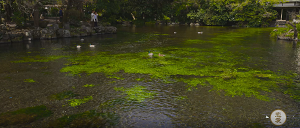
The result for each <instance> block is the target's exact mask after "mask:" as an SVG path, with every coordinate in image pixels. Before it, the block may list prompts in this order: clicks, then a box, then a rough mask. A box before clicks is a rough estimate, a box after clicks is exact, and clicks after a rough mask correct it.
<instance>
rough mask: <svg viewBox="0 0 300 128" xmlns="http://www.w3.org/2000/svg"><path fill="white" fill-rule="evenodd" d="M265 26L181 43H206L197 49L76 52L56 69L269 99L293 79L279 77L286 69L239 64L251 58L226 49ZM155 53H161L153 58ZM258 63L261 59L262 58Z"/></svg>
mask: <svg viewBox="0 0 300 128" xmlns="http://www.w3.org/2000/svg"><path fill="white" fill-rule="evenodd" d="M268 30H269V29H257V28H249V29H237V30H234V31H230V32H228V33H225V34H223V35H222V34H220V35H217V36H216V37H214V38H212V39H211V40H209V41H206V40H187V41H186V42H194V43H201V45H205V46H206V47H203V48H190V47H174V46H173V47H165V48H152V49H146V50H145V52H139V53H126V54H109V53H106V52H101V53H99V54H93V55H88V54H80V55H78V56H76V58H73V59H69V61H70V62H71V63H76V64H73V65H68V66H66V67H64V68H62V69H61V70H60V71H61V72H68V73H69V74H72V75H80V74H81V73H87V74H92V73H104V74H105V75H106V76H107V77H108V78H116V79H120V80H122V79H124V78H122V76H121V75H120V73H119V72H124V73H128V74H147V75H149V76H150V78H152V79H161V80H162V82H164V83H175V82H180V81H182V82H184V83H186V84H187V85H188V86H187V90H188V91H191V90H192V89H193V88H195V89H197V86H198V85H202V86H213V89H212V90H211V91H224V92H226V95H228V96H243V95H244V96H247V97H251V96H254V97H256V98H258V99H261V100H265V101H269V100H271V99H270V98H269V97H268V93H269V92H272V91H273V90H275V91H278V90H280V89H279V88H281V87H280V86H281V85H285V83H286V81H287V80H290V79H293V77H289V78H286V79H285V78H284V76H286V75H287V74H288V73H285V74H279V73H277V72H272V71H269V70H258V69H253V68H250V67H243V66H239V65H244V63H247V62H249V61H251V58H250V57H244V55H243V54H242V53H238V52H232V51H229V50H228V49H230V48H231V47H232V46H233V45H238V44H240V43H242V41H241V40H243V39H245V38H247V37H250V36H254V35H257V34H260V33H261V32H266V31H268ZM152 37H153V34H152V35H151V34H148V35H146V37H144V38H145V39H144V40H143V39H142V41H148V40H151V39H150V38H152ZM146 51H153V53H154V55H153V57H152V58H151V57H149V56H148V53H147V52H146ZM158 53H162V54H165V55H166V56H165V57H158V56H157V55H158ZM262 63H264V62H263V61H262ZM139 79H142V78H139ZM279 85H280V86H279ZM282 92H283V91H282ZM289 92H291V91H289ZM287 94H288V93H287ZM293 94H295V93H293ZM295 95H296V94H295ZM293 97H295V96H293Z"/></svg>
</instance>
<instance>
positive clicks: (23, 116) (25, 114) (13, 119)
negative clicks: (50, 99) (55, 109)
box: [0, 105, 52, 127]
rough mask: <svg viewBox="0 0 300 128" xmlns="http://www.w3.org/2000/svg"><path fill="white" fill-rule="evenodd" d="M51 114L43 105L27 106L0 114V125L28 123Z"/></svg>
mask: <svg viewBox="0 0 300 128" xmlns="http://www.w3.org/2000/svg"><path fill="white" fill-rule="evenodd" d="M51 114H52V112H51V111H50V110H48V109H47V107H46V106H45V105H41V106H35V107H28V108H23V109H19V110H17V111H13V112H6V113H2V114H0V126H4V127H6V126H10V125H20V124H29V123H31V122H34V121H36V120H38V119H41V118H45V117H49V116H50V115H51Z"/></svg>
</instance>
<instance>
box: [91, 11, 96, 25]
mask: <svg viewBox="0 0 300 128" xmlns="http://www.w3.org/2000/svg"><path fill="white" fill-rule="evenodd" d="M94 13H95V11H92V13H91V24H92V26H93V25H94V24H93V22H94V18H95V17H94V15H95V14H94Z"/></svg>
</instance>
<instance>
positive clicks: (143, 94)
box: [114, 85, 155, 102]
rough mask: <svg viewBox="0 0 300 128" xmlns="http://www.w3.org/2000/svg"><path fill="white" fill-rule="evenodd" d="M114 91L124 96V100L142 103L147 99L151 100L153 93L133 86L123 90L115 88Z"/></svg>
mask: <svg viewBox="0 0 300 128" xmlns="http://www.w3.org/2000/svg"><path fill="white" fill-rule="evenodd" d="M114 90H116V91H121V92H123V94H126V97H125V98H126V99H127V100H131V101H137V102H142V101H144V100H145V99H147V98H152V97H153V96H154V95H155V93H153V92H149V91H147V90H146V87H144V86H140V85H135V86H134V87H132V88H127V89H125V88H124V87H115V88H114Z"/></svg>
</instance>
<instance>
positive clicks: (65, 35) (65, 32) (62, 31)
mask: <svg viewBox="0 0 300 128" xmlns="http://www.w3.org/2000/svg"><path fill="white" fill-rule="evenodd" d="M56 35H57V37H58V38H68V37H71V34H70V31H69V30H66V29H58V30H57V33H56Z"/></svg>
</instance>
